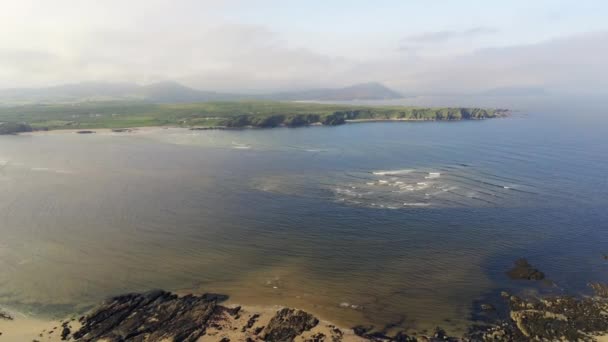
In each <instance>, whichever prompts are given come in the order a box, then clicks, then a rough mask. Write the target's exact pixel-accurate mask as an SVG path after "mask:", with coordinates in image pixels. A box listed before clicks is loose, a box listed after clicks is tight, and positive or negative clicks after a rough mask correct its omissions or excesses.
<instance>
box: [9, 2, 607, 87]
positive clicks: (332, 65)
mask: <svg viewBox="0 0 608 342" xmlns="http://www.w3.org/2000/svg"><path fill="white" fill-rule="evenodd" d="M4 7H5V10H4V11H3V12H2V13H0V20H2V22H3V24H4V25H3V28H4V29H3V30H2V32H0V44H1V45H0V46H2V47H1V48H0V88H19V87H46V86H54V85H60V84H65V83H78V82H90V81H95V82H134V83H139V84H149V83H154V82H159V81H168V80H170V81H175V82H179V83H181V84H184V85H186V86H189V87H193V88H196V89H203V90H214V91H222V92H241V93H243V92H254V93H255V92H268V91H285V90H301V89H307V88H335V87H343V86H348V85H352V84H357V83H365V82H380V83H382V84H384V85H386V86H387V87H390V88H392V89H395V90H397V91H399V92H402V93H405V94H446V93H447V94H467V93H478V92H483V91H487V90H491V89H494V88H524V89H525V88H541V89H544V90H547V91H549V92H552V93H570V94H602V93H605V90H604V89H606V86H607V85H608V84H607V83H608V81H606V80H607V79H608V77H607V76H608V68H606V63H605V60H607V59H608V23H607V22H606V21H605V20H604V16H603V14H604V13H606V10H608V5H606V4H605V3H603V2H601V1H587V2H584V3H580V2H574V1H559V2H556V1H539V2H535V3H533V4H530V3H529V2H524V1H515V2H510V3H508V4H507V3H505V4H492V5H488V4H487V3H482V2H480V1H463V2H458V3H440V2H431V3H428V2H407V3H404V2H399V1H383V2H380V3H376V4H370V3H367V2H363V1H354V2H352V1H350V2H346V1H335V2H332V3H330V4H327V3H317V2H315V1H313V2H308V3H306V4H297V5H296V4H293V3H285V2H278V1H258V2H255V3H253V2H244V1H225V2H221V3H217V2H213V1H190V0H185V1H166V0H155V1H139V0H138V1H130V2H129V3H128V4H124V3H121V2H118V1H113V0H112V1H106V2H103V4H101V3H95V2H93V1H69V0H60V1H54V2H52V3H51V2H44V1H36V0H26V1H20V2H13V1H7V2H6V3H5V6H4Z"/></svg>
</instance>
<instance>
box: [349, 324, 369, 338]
mask: <svg viewBox="0 0 608 342" xmlns="http://www.w3.org/2000/svg"><path fill="white" fill-rule="evenodd" d="M373 328H374V327H372V326H363V325H357V326H356V327H353V332H354V333H355V335H357V336H364V335H365V334H367V332H368V331H370V330H372V329H373Z"/></svg>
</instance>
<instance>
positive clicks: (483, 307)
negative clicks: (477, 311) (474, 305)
mask: <svg viewBox="0 0 608 342" xmlns="http://www.w3.org/2000/svg"><path fill="white" fill-rule="evenodd" d="M480 307H481V310H483V311H496V308H495V307H494V305H492V304H487V303H484V304H481V305H480Z"/></svg>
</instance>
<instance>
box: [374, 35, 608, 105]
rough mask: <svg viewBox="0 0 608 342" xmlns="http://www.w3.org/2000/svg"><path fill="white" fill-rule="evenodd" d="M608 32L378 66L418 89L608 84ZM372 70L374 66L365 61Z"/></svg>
mask: <svg viewBox="0 0 608 342" xmlns="http://www.w3.org/2000/svg"><path fill="white" fill-rule="evenodd" d="M606 60H608V32H595V33H584V34H578V35H573V36H570V37H564V38H559V39H553V40H548V41H544V42H539V43H536V44H526V45H516V46H508V47H501V48H487V49H477V50H472V51H469V52H467V53H463V54H461V55H459V56H440V57H429V58H418V59H410V60H409V61H410V62H409V63H404V62H403V60H401V59H399V58H395V59H393V60H391V61H390V62H389V61H386V62H385V63H383V64H382V66H381V67H379V68H377V69H376V70H375V71H374V74H377V75H382V74H384V75H388V74H392V77H391V78H390V80H388V83H389V84H391V85H393V86H394V87H397V88H399V89H401V90H403V91H404V92H408V93H414V94H420V93H425V94H441V93H453V94H466V93H476V92H479V91H484V90H488V89H492V88H498V87H542V88H544V89H547V90H548V91H554V92H567V93H599V92H606V91H605V89H608V66H607V65H606ZM366 68H368V69H370V68H371V66H370V65H367V66H366Z"/></svg>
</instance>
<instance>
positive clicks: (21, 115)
mask: <svg viewBox="0 0 608 342" xmlns="http://www.w3.org/2000/svg"><path fill="white" fill-rule="evenodd" d="M500 115H502V112H500V111H497V110H493V109H479V108H417V107H368V106H351V105H334V104H315V103H295V102H273V101H235V102H205V103H191V104H145V103H137V102H134V103H128V102H99V103H77V104H49V105H23V106H17V107H0V122H25V123H29V124H30V125H32V127H34V128H35V129H66V128H74V129H76V128H78V129H82V128H118V127H143V126H167V125H172V126H175V125H177V126H185V127H191V126H229V127H243V126H255V127H275V126H279V125H289V126H301V125H307V124H311V123H316V122H321V123H324V124H328V125H335V124H342V123H344V121H345V120H353V119H377V120H385V119H411V120H460V119H483V118H492V117H496V116H500Z"/></svg>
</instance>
